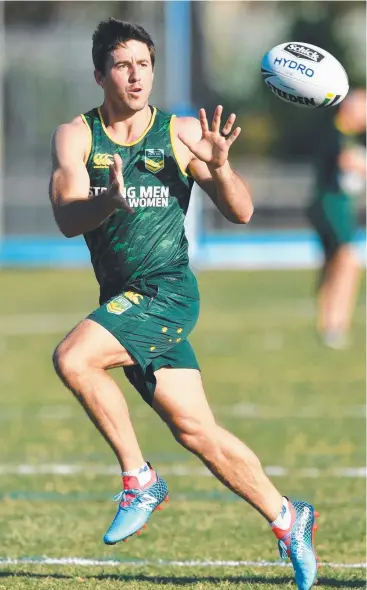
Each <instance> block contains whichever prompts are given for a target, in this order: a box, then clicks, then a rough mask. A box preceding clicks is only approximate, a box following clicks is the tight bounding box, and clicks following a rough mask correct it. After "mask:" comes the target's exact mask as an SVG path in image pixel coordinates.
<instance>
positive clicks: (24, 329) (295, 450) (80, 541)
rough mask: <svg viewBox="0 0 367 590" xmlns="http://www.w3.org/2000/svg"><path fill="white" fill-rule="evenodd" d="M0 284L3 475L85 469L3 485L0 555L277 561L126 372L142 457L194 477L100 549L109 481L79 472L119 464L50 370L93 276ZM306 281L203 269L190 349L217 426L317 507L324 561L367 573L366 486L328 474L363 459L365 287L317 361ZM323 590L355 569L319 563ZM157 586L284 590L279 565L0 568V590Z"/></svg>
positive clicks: (1, 276) (24, 278) (18, 275)
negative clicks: (345, 340) (136, 528)
mask: <svg viewBox="0 0 367 590" xmlns="http://www.w3.org/2000/svg"><path fill="white" fill-rule="evenodd" d="M0 280H1V285H2V289H1V292H0V310H1V311H0V353H1V354H0V358H1V367H0V369H1V370H0V391H1V395H0V443H1V446H0V448H1V452H0V468H1V466H2V465H5V464H7V465H9V466H11V465H20V464H34V465H43V464H52V463H57V464H77V465H84V466H85V467H86V470H85V471H83V472H81V473H80V474H75V475H49V474H43V475H18V474H12V473H5V472H4V473H2V474H1V477H0V498H1V512H0V519H1V537H0V538H1V549H0V557H2V558H4V557H11V558H26V557H41V556H45V555H46V556H48V557H55V558H56V557H68V556H74V557H85V558H89V559H117V560H127V561H132V560H141V559H146V560H150V561H152V562H156V561H157V560H159V559H162V560H166V561H177V560H179V561H187V560H223V561H231V560H246V561H249V560H250V561H251V560H253V561H259V560H265V561H275V560H277V559H278V554H277V549H276V543H275V541H274V538H273V537H272V535H271V533H270V531H269V527H268V525H267V524H266V523H265V522H264V521H263V519H262V518H261V517H260V516H259V515H258V514H257V513H256V512H255V511H254V510H253V509H251V508H250V507H249V506H247V505H246V504H245V503H244V502H242V501H240V500H239V499H238V498H237V497H236V496H234V495H233V494H231V493H230V492H229V491H227V490H225V489H224V488H223V487H222V486H221V485H220V484H219V483H218V482H217V481H216V480H215V479H214V478H213V477H205V476H202V475H200V474H199V475H198V474H197V471H198V470H199V469H200V468H201V464H200V462H199V461H198V460H197V459H196V458H194V457H193V456H191V455H189V454H188V453H187V452H186V451H185V450H183V449H182V448H181V447H180V446H179V445H178V444H177V443H176V442H175V441H174V440H173V439H172V437H171V435H170V433H169V431H168V429H167V428H166V427H165V426H164V424H162V423H161V422H160V421H159V419H158V418H157V417H156V416H155V415H154V414H153V412H152V411H151V410H150V409H149V408H148V406H146V405H145V404H144V402H143V401H142V400H141V399H140V397H139V395H138V394H137V393H136V392H135V391H134V390H133V389H132V388H131V387H130V385H129V384H128V383H127V382H126V380H125V379H124V376H123V371H122V370H115V371H114V372H113V375H114V377H115V378H116V379H117V381H118V382H119V383H120V384H121V386H122V389H123V391H124V393H125V395H126V397H127V399H128V403H129V406H130V408H131V414H132V417H133V421H134V425H135V427H136V431H137V433H138V436H139V440H140V442H141V446H142V448H143V450H144V454H145V456H146V457H147V458H149V459H151V461H152V462H153V463H154V465H155V466H157V467H158V468H161V469H162V470H164V469H166V470H169V469H171V468H172V466H175V465H176V466H177V465H179V466H182V467H185V468H187V469H192V475H189V476H186V477H177V476H174V475H167V480H168V483H169V486H170V495H171V503H170V504H169V505H168V508H167V510H164V511H163V512H162V513H158V514H157V515H154V516H153V518H152V520H151V521H150V525H149V527H148V530H147V531H146V532H145V533H144V534H143V535H142V536H141V537H140V538H137V537H135V538H134V539H133V540H131V541H130V542H129V543H127V544H120V545H117V546H114V547H112V548H108V547H106V546H105V545H104V544H103V543H102V536H103V534H104V532H105V529H106V528H107V526H108V525H109V523H110V520H111V519H112V517H113V515H114V511H115V505H114V504H113V503H111V502H110V497H111V496H112V495H113V494H114V493H116V492H117V491H119V477H118V476H115V475H113V474H112V475H108V476H106V475H97V474H95V473H93V472H92V471H90V468H93V467H98V466H99V467H103V466H106V465H107V466H110V465H114V464H115V460H114V457H113V455H112V453H111V451H110V449H109V447H108V446H107V445H106V443H105V442H104V441H103V440H102V438H101V437H100V435H99V434H98V433H97V432H96V431H95V429H94V427H93V426H92V425H91V424H90V422H89V421H88V419H87V418H86V417H85V415H84V413H83V411H82V409H81V408H80V406H79V405H78V404H77V402H76V401H75V400H74V399H73V398H72V396H71V394H70V393H69V392H68V391H67V390H66V389H64V388H63V386H62V385H61V383H60V382H59V381H58V379H57V378H56V376H55V375H54V373H53V368H52V363H51V354H52V351H53V349H54V348H55V346H56V345H57V343H58V342H59V341H60V339H61V338H62V337H63V335H64V334H65V333H66V332H67V331H68V330H69V329H70V328H71V327H72V326H73V324H74V323H75V322H76V321H78V318H79V319H82V318H83V317H84V315H85V314H87V313H88V312H89V311H91V310H92V309H93V308H94V307H95V305H96V301H97V289H96V284H95V281H94V279H93V277H92V274H91V272H89V271H79V270H78V271H57V272H52V271H42V272H41V271H29V272H25V271H10V270H9V271H3V272H1V273H0ZM313 281H314V275H313V274H312V273H310V272H238V273H231V272H228V273H220V274H219V273H203V274H202V275H201V276H200V277H199V282H200V287H201V293H202V311H201V316H200V320H199V323H198V326H197V328H196V329H195V331H194V334H193V335H192V338H191V340H192V343H193V344H194V346H195V349H196V352H197V355H198V358H199V361H200V364H201V367H202V371H203V377H204V383H205V387H206V390H207V395H208V398H209V400H210V402H211V405H212V407H213V409H214V412H215V414H216V417H217V419H218V421H219V422H220V423H221V424H222V425H224V426H226V427H227V428H229V429H230V430H231V431H232V432H234V433H235V434H236V435H238V436H239V437H241V438H242V439H243V440H244V441H245V442H246V443H247V444H248V445H249V446H251V447H252V448H253V450H254V451H255V452H256V453H257V454H258V455H259V457H260V458H261V461H262V462H263V464H264V465H265V466H274V465H278V466H283V467H284V468H285V469H287V470H288V474H287V475H285V476H276V477H274V478H273V480H274V483H275V484H276V485H277V487H278V488H279V490H280V491H281V492H282V493H284V494H289V495H294V496H295V497H301V498H303V499H306V500H309V501H311V502H314V503H315V504H316V505H317V508H318V510H319V511H320V512H321V518H320V531H319V533H318V535H317V550H318V553H319V555H320V557H321V559H322V561H324V562H332V563H346V564H348V563H358V562H364V561H365V541H364V537H365V517H364V513H365V509H364V507H365V480H364V478H362V477H361V478H356V477H354V478H353V477H335V470H336V469H345V468H349V467H363V466H364V465H365V462H366V459H365V422H364V420H363V406H364V404H365V395H364V392H365V380H364V375H365V361H364V359H365V317H364V305H363V296H362V291H361V296H360V299H359V302H358V305H357V310H356V314H355V317H354V325H353V344H352V346H351V347H350V349H348V350H346V351H343V352H337V351H331V350H327V349H324V348H322V347H321V346H320V344H319V342H318V340H317V338H316V336H315V333H314V327H313V325H314V304H313V300H312V296H313ZM35 314H37V315H35ZM45 314H51V315H48V316H46V315H45ZM305 468H309V469H310V468H316V469H318V472H317V473H318V475H319V477H305V476H304V475H302V469H305ZM88 469H89V470H88ZM199 473H200V472H199ZM320 584H321V585H324V586H326V587H328V588H358V587H365V574H364V571H363V570H362V569H355V570H353V569H331V568H327V567H325V568H323V569H322V570H321V573H320ZM160 586H163V587H165V588H167V590H173V589H179V588H185V589H188V588H195V589H197V590H199V589H213V588H214V587H216V588H220V589H222V588H223V589H225V588H238V587H242V588H249V589H264V590H268V589H272V588H287V587H289V588H291V587H294V585H293V582H292V571H291V570H290V569H289V568H284V569H283V568H275V567H267V568H261V569H260V568H258V567H248V566H246V567H237V568H234V567H211V568H208V567H185V568H183V567H178V566H172V565H161V566H159V565H154V564H153V565H149V566H140V565H136V566H128V565H121V566H119V567H117V568H112V567H107V566H103V567H102V566H99V567H88V568H86V567H82V566H63V567H62V566H50V565H48V566H45V565H36V564H34V565H12V566H10V565H7V566H4V565H2V566H0V590H2V589H3V588H12V589H15V590H18V589H21V588H27V589H29V588H37V589H38V588H47V589H51V590H53V589H56V588H57V589H59V588H60V589H64V588H79V587H80V588H83V589H88V590H89V589H92V588H96V589H97V588H98V589H102V590H107V589H117V588H119V589H120V588H122V587H128V588H131V589H132V590H135V589H137V588H139V589H142V590H148V589H153V588H154V589H156V588H158V587H160Z"/></svg>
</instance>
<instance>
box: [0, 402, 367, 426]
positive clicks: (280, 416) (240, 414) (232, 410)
mask: <svg viewBox="0 0 367 590" xmlns="http://www.w3.org/2000/svg"><path fill="white" fill-rule="evenodd" d="M212 409H213V412H214V414H215V415H217V416H222V417H230V418H232V419H238V420H241V419H243V418H251V419H258V420H284V419H297V418H300V419H322V420H336V419H343V420H345V419H346V418H347V419H355V420H365V419H366V406H365V405H363V404H359V405H358V404H356V405H350V406H348V405H346V406H330V407H329V408H322V407H320V406H315V405H309V406H300V407H298V408H294V409H293V408H291V409H289V408H288V407H287V406H284V407H279V406H262V405H258V404H246V403H237V404H233V405H215V404H214V405H213V406H212ZM78 410H79V408H74V407H72V406H66V405H55V406H52V405H50V406H40V407H39V408H37V409H36V410H33V409H28V408H24V409H22V408H12V407H6V408H3V409H0V422H8V421H11V420H26V421H27V422H29V421H30V420H41V421H45V422H47V421H49V420H60V421H62V420H71V419H79V418H80V416H81V415H82V414H81V413H80V411H78ZM151 412H152V411H151V409H150V408H149V407H148V406H140V407H138V408H132V410H131V414H132V416H133V417H134V418H145V417H148V416H149V415H150V414H151Z"/></svg>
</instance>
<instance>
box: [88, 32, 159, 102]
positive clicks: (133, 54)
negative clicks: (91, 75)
mask: <svg viewBox="0 0 367 590" xmlns="http://www.w3.org/2000/svg"><path fill="white" fill-rule="evenodd" d="M95 78H96V81H97V83H98V84H99V85H100V86H102V88H103V89H104V91H105V96H106V97H107V98H109V99H110V100H111V101H112V103H113V104H114V105H115V107H117V108H118V107H119V106H120V107H121V109H122V110H124V111H125V110H129V111H133V112H136V111H140V110H142V109H143V108H144V107H145V105H146V104H147V102H148V99H149V95H150V92H151V90H152V85H153V78H154V73H153V68H152V61H151V58H150V53H149V49H148V47H147V46H146V45H145V43H141V42H140V41H134V40H131V41H128V42H127V43H126V45H124V46H122V45H121V46H120V47H117V48H116V49H114V50H113V51H112V53H111V55H109V57H108V59H107V63H106V69H105V73H104V74H101V73H100V72H95Z"/></svg>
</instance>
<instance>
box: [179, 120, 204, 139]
mask: <svg viewBox="0 0 367 590" xmlns="http://www.w3.org/2000/svg"><path fill="white" fill-rule="evenodd" d="M175 128H176V135H180V136H181V137H182V138H183V139H187V140H188V141H194V142H197V141H199V140H200V138H201V136H202V130H201V125H200V121H199V120H198V119H196V118H195V117H177V120H176V125H175Z"/></svg>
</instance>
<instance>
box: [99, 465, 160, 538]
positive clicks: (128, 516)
mask: <svg viewBox="0 0 367 590" xmlns="http://www.w3.org/2000/svg"><path fill="white" fill-rule="evenodd" d="M149 468H150V471H151V478H150V481H148V483H147V484H146V485H144V486H140V485H139V483H138V480H137V478H136V477H129V476H124V477H123V478H122V480H123V487H124V489H123V491H122V492H120V493H119V494H117V495H116V496H114V498H113V499H114V500H115V501H116V502H119V507H118V510H117V513H116V516H115V518H114V519H113V522H112V524H111V526H110V528H109V529H108V531H107V533H106V534H105V536H104V537H103V541H104V542H105V543H106V545H114V544H115V543H118V542H119V541H127V540H128V538H129V537H131V536H132V535H135V533H136V534H137V535H139V534H140V531H141V529H143V528H145V527H146V522H147V521H148V520H149V518H150V517H151V516H152V514H153V512H154V510H162V506H161V504H162V502H168V486H167V483H166V482H165V480H164V479H163V478H162V477H160V475H158V473H157V472H156V471H154V470H153V469H152V468H151V467H150V465H149Z"/></svg>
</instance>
